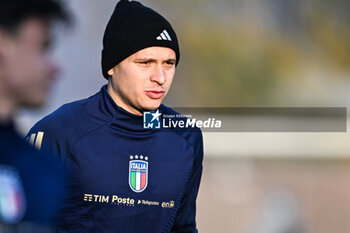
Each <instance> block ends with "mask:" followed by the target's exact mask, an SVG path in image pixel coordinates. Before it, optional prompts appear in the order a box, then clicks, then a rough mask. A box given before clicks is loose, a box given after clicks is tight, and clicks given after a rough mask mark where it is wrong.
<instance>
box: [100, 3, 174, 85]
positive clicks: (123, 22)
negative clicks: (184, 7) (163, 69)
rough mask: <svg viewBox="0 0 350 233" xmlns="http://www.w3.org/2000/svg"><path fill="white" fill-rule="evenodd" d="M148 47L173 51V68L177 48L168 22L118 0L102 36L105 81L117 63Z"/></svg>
mask: <svg viewBox="0 0 350 233" xmlns="http://www.w3.org/2000/svg"><path fill="white" fill-rule="evenodd" d="M152 46H161V47H168V48H171V49H173V50H174V51H175V53H176V65H177V64H178V62H179V59H180V51H179V45H178V41H177V37H176V34H175V31H174V29H173V28H172V27H171V25H170V23H169V22H168V21H167V20H166V19H165V18H164V17H163V16H161V15H160V14H158V13H157V12H155V11H154V10H152V9H151V8H148V7H145V6H144V5H142V4H141V3H139V2H137V1H128V0H121V1H119V2H118V4H117V6H116V7H115V9H114V12H113V14H112V16H111V18H110V20H109V22H108V24H107V27H106V30H105V33H104V36H103V50H102V73H103V76H104V77H105V78H106V79H108V78H109V75H108V71H109V70H110V69H112V68H113V67H114V66H116V65H117V64H119V62H121V61H123V60H124V59H125V58H127V57H129V56H130V55H132V54H134V53H136V52H137V51H139V50H141V49H144V48H148V47H152Z"/></svg>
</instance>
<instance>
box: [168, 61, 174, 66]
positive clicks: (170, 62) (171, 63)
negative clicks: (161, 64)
mask: <svg viewBox="0 0 350 233" xmlns="http://www.w3.org/2000/svg"><path fill="white" fill-rule="evenodd" d="M166 64H167V65H171V66H172V65H175V62H173V61H167V62H166Z"/></svg>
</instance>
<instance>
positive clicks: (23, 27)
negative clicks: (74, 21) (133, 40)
mask: <svg viewBox="0 0 350 233" xmlns="http://www.w3.org/2000/svg"><path fill="white" fill-rule="evenodd" d="M57 20H68V15H67V13H66V12H65V10H64V8H63V6H62V5H61V4H60V3H59V2H57V1H54V0H2V1H1V7H0V232H29V231H33V232H40V230H39V226H43V227H44V226H46V225H50V224H52V223H53V222H54V220H55V218H56V217H57V214H58V210H59V209H58V208H59V205H60V202H61V197H62V195H63V194H64V192H63V191H64V176H65V175H64V171H63V170H62V167H61V165H58V164H57V162H56V161H54V160H53V159H52V158H51V157H50V156H48V155H43V154H42V153H39V151H37V150H35V149H34V148H33V147H31V146H30V145H29V144H28V143H27V142H26V141H25V140H24V139H23V138H22V137H21V136H20V135H19V134H18V133H17V131H16V130H15V126H14V124H13V118H14V115H15V113H16V110H17V109H18V108H20V107H29V108H37V107H39V106H41V105H42V104H43V103H44V101H45V99H46V94H47V92H48V89H49V87H50V85H51V83H52V81H53V80H54V78H55V76H56V74H57V72H58V67H57V66H56V65H55V64H54V63H53V62H52V61H51V59H50V57H49V56H48V48H49V44H50V29H51V23H52V22H53V21H57ZM37 146H40V135H38V136H37ZM45 228H46V227H45ZM28 229H31V230H28ZM40 229H41V227H40Z"/></svg>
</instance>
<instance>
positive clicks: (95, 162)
mask: <svg viewBox="0 0 350 233" xmlns="http://www.w3.org/2000/svg"><path fill="white" fill-rule="evenodd" d="M179 58H180V53H179V47H178V41H177V37H176V34H175V31H174V30H173V28H172V27H171V25H170V23H169V22H168V21H167V20H166V19H165V18H163V17H162V16H161V15H160V14H158V13H157V12H155V11H154V10H152V9H150V8H148V7H145V6H144V5H142V4H141V3H139V2H136V1H126V0H122V1H120V2H118V4H117V6H116V8H115V10H114V12H113V14H112V16H111V18H110V20H109V22H108V25H107V27H106V30H105V34H104V38H103V51H102V71H103V75H104V77H105V78H106V79H107V80H108V84H107V85H106V86H103V87H102V89H101V91H100V92H98V93H97V94H95V95H93V96H91V97H90V98H88V99H85V100H80V101H77V102H73V103H69V104H66V105H64V106H62V107H61V108H59V109H58V110H56V111H55V112H53V113H52V114H50V115H49V116H47V117H45V118H44V119H42V120H41V121H39V122H38V123H37V124H36V125H35V126H34V127H33V128H32V129H31V130H30V132H29V134H28V137H31V136H32V135H36V134H39V133H40V134H41V135H44V136H43V140H42V150H43V151H46V152H50V153H54V154H56V155H57V156H58V157H59V158H60V159H61V160H62V161H64V162H65V164H67V166H68V167H69V168H70V169H71V173H72V176H73V178H72V180H71V181H70V186H71V190H72V193H71V194H72V195H71V196H70V197H69V199H68V200H67V204H66V206H65V214H64V217H63V219H62V221H61V223H60V226H59V232H72V233H73V232H74V233H75V232H104V233H108V232H120V233H126V232H128V233H140V232H145V233H157V232H159V233H160V232H182V233H186V232H191V233H192V232H197V228H196V221H195V215H196V198H197V193H198V189H199V183H200V179H201V173H202V159H203V145H202V134H201V132H200V130H199V129H198V128H196V129H191V130H181V129H179V128H173V129H164V128H160V129H148V128H144V127H143V119H144V117H145V116H144V117H143V116H142V115H143V113H147V112H148V111H155V112H154V113H152V114H153V116H152V118H153V119H151V120H150V121H154V122H155V121H157V119H159V117H160V114H167V115H175V114H176V112H174V111H173V110H171V109H170V108H168V107H166V106H164V105H162V104H161V103H162V100H163V99H164V97H165V96H166V94H167V93H168V91H169V88H170V86H171V83H172V80H173V77H174V74H175V66H176V65H177V63H178V62H179Z"/></svg>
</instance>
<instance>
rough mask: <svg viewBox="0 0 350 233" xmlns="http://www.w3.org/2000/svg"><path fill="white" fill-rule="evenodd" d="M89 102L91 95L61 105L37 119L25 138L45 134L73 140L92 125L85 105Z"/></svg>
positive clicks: (54, 138) (46, 136)
mask: <svg viewBox="0 0 350 233" xmlns="http://www.w3.org/2000/svg"><path fill="white" fill-rule="evenodd" d="M89 102H91V97H89V98H87V99H83V100H78V101H74V102H71V103H67V104H64V105H62V106H61V107H60V108H58V109H57V110H55V111H54V112H52V113H50V114H49V115H47V116H46V117H44V118H43V119H41V120H40V121H38V122H37V123H36V124H35V125H34V126H33V127H32V128H31V130H30V131H29V133H28V135H27V139H28V140H30V137H31V136H32V135H36V134H38V135H39V134H45V138H48V139H50V140H53V141H54V140H56V139H60V140H65V138H67V137H69V138H70V140H69V141H72V140H75V139H77V138H78V137H80V135H83V134H84V133H85V132H87V131H89V130H90V129H91V128H92V127H93V122H92V119H91V116H90V114H89V113H88V111H87V110H86V107H85V105H86V104H88V103H89Z"/></svg>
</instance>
